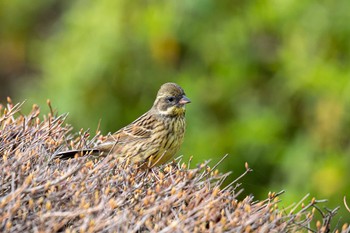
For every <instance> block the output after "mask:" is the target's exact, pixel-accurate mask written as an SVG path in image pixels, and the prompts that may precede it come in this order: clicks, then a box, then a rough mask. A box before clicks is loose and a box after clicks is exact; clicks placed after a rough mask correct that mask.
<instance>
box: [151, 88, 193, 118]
mask: <svg viewBox="0 0 350 233" xmlns="http://www.w3.org/2000/svg"><path fill="white" fill-rule="evenodd" d="M188 103H191V101H190V100H189V99H188V98H187V97H186V95H185V92H184V90H183V89H182V88H181V87H180V86H179V85H177V84H176V83H165V84H163V85H162V86H161V87H160V89H159V91H158V94H157V98H156V100H155V101H154V104H153V108H154V109H155V110H156V111H157V113H159V114H161V115H163V116H170V117H174V116H181V115H184V114H185V111H186V109H185V105H186V104H188Z"/></svg>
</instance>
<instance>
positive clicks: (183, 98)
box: [179, 95, 191, 105]
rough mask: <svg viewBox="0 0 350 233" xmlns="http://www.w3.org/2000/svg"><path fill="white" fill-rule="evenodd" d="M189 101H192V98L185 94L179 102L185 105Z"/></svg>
mask: <svg viewBox="0 0 350 233" xmlns="http://www.w3.org/2000/svg"><path fill="white" fill-rule="evenodd" d="M188 103H191V100H190V99H189V98H187V97H186V96H185V95H184V96H182V98H181V99H180V101H179V104H182V105H184V104H188Z"/></svg>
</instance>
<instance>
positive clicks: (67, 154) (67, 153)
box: [54, 149, 101, 160]
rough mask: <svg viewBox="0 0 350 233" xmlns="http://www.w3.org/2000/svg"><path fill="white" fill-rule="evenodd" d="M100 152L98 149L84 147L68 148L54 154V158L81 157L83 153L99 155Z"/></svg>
mask: <svg viewBox="0 0 350 233" xmlns="http://www.w3.org/2000/svg"><path fill="white" fill-rule="evenodd" d="M100 154H101V151H100V150H96V149H84V150H68V151H62V152H59V153H57V154H55V155H54V159H63V160H66V159H73V158H75V157H76V156H77V157H81V156H85V155H92V156H99V155H100Z"/></svg>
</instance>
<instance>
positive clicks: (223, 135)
mask: <svg viewBox="0 0 350 233" xmlns="http://www.w3.org/2000/svg"><path fill="white" fill-rule="evenodd" d="M349 9H350V1H348V0H338V1H329V0H328V1H325V0H324V1H320V0H305V1H296V0H294V1H293V0H270V1H268V0H258V1H235V0H221V1H216V0H201V1H198V0H191V1H175V0H169V1H162V2H160V1H127V0H118V1H116V0H100V1H68V0H37V1H35V2H32V1H23V0H11V1H8V0H0V25H1V26H0V49H1V53H0V82H1V86H0V98H1V102H2V103H4V102H5V100H6V96H11V97H12V98H13V99H14V100H15V101H22V100H24V99H27V104H26V107H27V108H28V109H29V108H30V107H31V104H32V103H37V104H40V106H41V108H42V111H43V112H47V111H48V108H47V107H46V103H45V102H46V99H51V101H52V103H53V106H54V108H55V109H57V110H58V112H59V113H64V112H69V113H70V115H69V119H68V122H69V123H71V124H73V125H74V127H75V129H76V130H79V129H80V128H84V129H87V128H90V129H91V130H92V131H93V132H94V131H95V130H96V128H97V125H98V122H99V120H100V119H101V129H102V132H103V133H104V134H106V133H107V132H110V131H111V132H114V131H116V130H118V129H119V128H120V127H122V126H124V125H126V124H128V123H130V122H131V121H132V120H134V119H135V118H136V117H138V116H139V115H141V114H142V113H144V112H145V111H147V110H148V109H149V108H150V107H151V105H152V103H153V100H154V98H155V95H156V92H157V90H158V88H159V86H160V85H161V84H163V83H165V82H168V81H172V82H176V83H178V84H180V85H181V86H182V87H183V88H184V89H185V91H186V94H187V96H188V97H189V98H190V99H191V100H192V103H191V104H190V105H188V107H187V122H188V127H187V133H186V138H185V143H184V145H183V147H182V150H181V154H184V156H185V160H187V159H188V158H189V157H190V156H193V157H194V162H193V163H192V164H193V165H194V164H196V163H199V162H203V161H204V160H207V159H212V160H213V162H212V164H214V163H215V162H217V161H218V160H219V159H220V158H221V157H222V156H223V155H225V154H226V153H227V154H229V158H228V159H226V161H225V162H223V163H222V164H221V167H220V170H221V171H233V175H232V176H231V178H232V179H233V178H235V177H237V176H238V175H239V174H241V173H242V172H243V171H244V162H246V161H247V162H248V163H249V165H250V167H252V168H253V170H254V172H253V173H251V174H249V175H248V176H245V177H244V178H243V180H242V183H243V185H242V187H243V188H244V189H245V194H249V193H253V194H254V196H256V198H257V199H263V198H265V197H266V196H267V193H268V191H279V190H282V189H285V190H286V192H287V193H286V194H285V195H284V196H283V197H282V199H283V201H284V202H283V205H285V206H288V205H289V204H291V203H293V202H298V201H299V200H300V199H301V198H302V197H303V196H304V195H305V194H306V193H310V194H311V196H316V197H317V198H319V199H324V198H325V199H329V202H328V203H327V204H325V206H328V207H330V208H334V207H336V206H341V216H343V220H344V219H345V220H346V219H350V214H349V213H348V212H347V211H346V210H345V208H344V204H343V197H344V196H345V195H348V199H350V195H349V194H350V179H349V177H350V169H349V165H350V151H349V150H350V144H349V142H350V114H349V113H350V64H349V61H350V24H349V22H350V13H349Z"/></svg>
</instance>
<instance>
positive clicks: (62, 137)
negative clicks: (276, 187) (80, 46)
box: [0, 99, 350, 232]
mask: <svg viewBox="0 0 350 233" xmlns="http://www.w3.org/2000/svg"><path fill="white" fill-rule="evenodd" d="M48 104H49V107H50V113H49V114H48V115H46V116H44V117H43V120H40V118H39V117H38V116H39V108H38V107H37V106H33V110H32V111H31V113H30V114H28V115H22V114H20V108H21V104H16V105H13V104H12V103H11V100H10V99H9V100H8V104H7V106H6V108H5V107H3V106H1V105H0V106H1V107H0V161H1V162H0V231H1V232H28V231H29V232H47V231H49V232H287V231H288V232H294V231H303V230H310V231H313V232H330V231H331V230H330V220H331V219H332V217H333V216H334V214H335V213H336V210H334V211H329V212H326V213H324V212H322V211H321V210H320V209H319V208H318V207H317V205H316V204H317V203H318V202H319V201H317V200H315V199H313V200H312V201H311V202H310V203H309V204H307V205H305V206H303V205H302V206H301V207H299V206H295V207H294V209H292V210H291V211H290V213H287V212H286V210H284V209H281V210H280V209H279V207H278V202H279V200H278V196H279V195H280V194H281V193H278V194H276V193H270V194H269V195H268V198H267V199H266V200H263V201H255V200H254V198H253V197H252V196H247V197H245V198H244V199H243V200H239V199H238V195H239V193H240V190H239V187H240V185H239V184H238V179H239V178H240V177H239V178H238V179H237V180H235V181H234V182H232V183H231V184H230V185H229V186H226V187H224V188H222V183H223V181H224V180H225V178H226V177H227V176H228V174H220V173H219V172H218V171H217V170H215V167H216V166H214V168H210V167H209V166H208V163H204V164H201V165H198V166H197V167H196V168H194V169H189V168H187V167H189V164H184V163H182V164H181V162H180V161H181V159H178V160H176V161H173V162H172V163H170V164H168V165H165V166H162V167H159V168H154V169H153V170H151V171H143V170H140V169H137V168H136V166H133V165H129V164H128V162H127V161H124V162H121V161H118V160H117V159H113V160H108V159H104V160H99V161H91V160H89V159H88V158H87V157H82V158H77V159H73V160H68V161H59V160H52V157H53V155H54V153H55V151H57V150H61V149H68V147H74V148H82V147H86V146H87V145H88V144H89V143H91V142H93V141H94V140H95V138H93V139H92V140H90V141H89V140H87V138H88V137H89V135H88V133H87V132H83V131H81V132H80V133H79V135H78V136H77V137H76V138H75V139H74V137H73V136H72V135H71V134H70V130H71V127H70V126H69V125H66V124H65V123H64V120H65V118H66V115H61V116H54V112H53V110H52V108H51V105H50V102H48ZM68 145H69V146H68ZM249 171H251V169H250V168H249V167H248V165H247V164H246V172H245V173H247V172H249ZM243 175H244V174H243ZM297 208H298V209H299V211H296V209H297ZM315 211H317V212H320V213H321V215H323V221H322V222H321V221H318V222H315V220H314V214H315ZM293 212H296V213H293ZM312 226H314V227H313V228H312ZM349 229H350V228H349V227H348V226H347V225H344V226H343V228H342V230H341V232H349Z"/></svg>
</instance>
